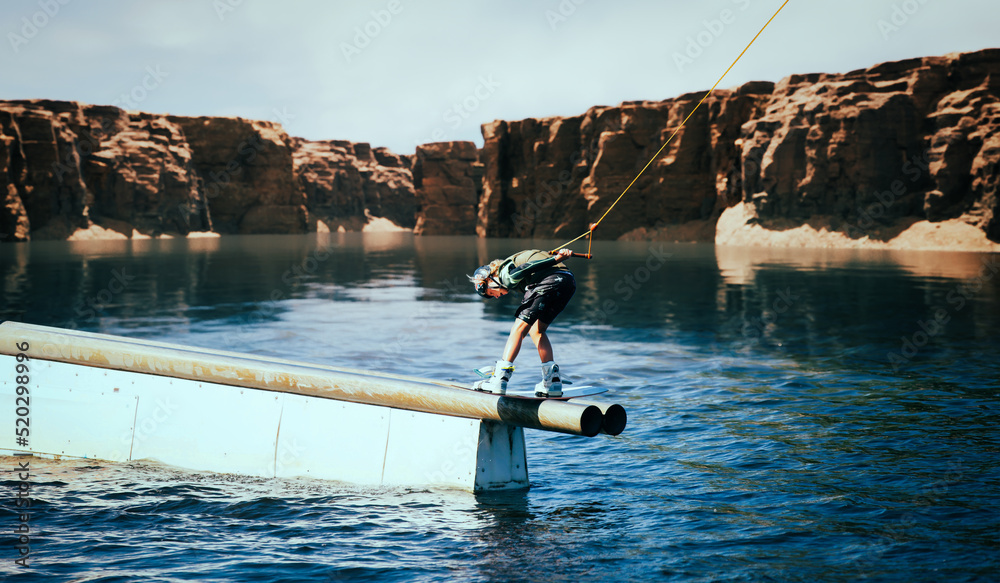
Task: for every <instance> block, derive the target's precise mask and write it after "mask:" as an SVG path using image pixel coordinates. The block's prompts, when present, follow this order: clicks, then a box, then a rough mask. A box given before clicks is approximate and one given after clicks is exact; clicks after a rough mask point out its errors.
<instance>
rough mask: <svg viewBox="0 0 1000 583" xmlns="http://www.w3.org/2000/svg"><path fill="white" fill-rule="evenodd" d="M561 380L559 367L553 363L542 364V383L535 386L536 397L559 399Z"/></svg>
mask: <svg viewBox="0 0 1000 583" xmlns="http://www.w3.org/2000/svg"><path fill="white" fill-rule="evenodd" d="M562 394H563V392H562V379H561V378H560V377H559V365H558V364H556V363H555V362H553V361H551V360H550V361H548V362H543V363H542V382H540V383H538V384H537V385H535V396H537V397H561V396H562Z"/></svg>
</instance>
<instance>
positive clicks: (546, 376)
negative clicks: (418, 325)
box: [469, 249, 576, 397]
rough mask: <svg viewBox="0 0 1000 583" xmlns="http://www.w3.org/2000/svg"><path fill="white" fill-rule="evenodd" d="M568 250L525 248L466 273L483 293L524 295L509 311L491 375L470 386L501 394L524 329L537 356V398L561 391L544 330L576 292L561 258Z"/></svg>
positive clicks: (556, 366) (553, 394)
mask: <svg viewBox="0 0 1000 583" xmlns="http://www.w3.org/2000/svg"><path fill="white" fill-rule="evenodd" d="M572 253H573V252H572V251H570V250H569V249H560V250H559V251H557V252H556V253H555V254H550V253H549V252H547V251H540V250H538V249H527V250H525V251H520V252H518V253H515V254H513V255H511V256H510V257H508V258H506V259H495V260H493V261H491V262H490V263H489V264H487V265H483V266H482V267H480V268H479V269H477V270H476V272H475V273H474V274H473V275H471V276H469V281H471V282H472V283H473V284H474V285H475V286H476V291H477V292H479V295H481V296H483V297H484V298H485V297H489V298H499V297H501V296H504V295H506V294H507V293H508V292H511V291H518V292H523V293H524V299H522V300H521V305H520V306H518V308H517V311H516V312H515V313H514V318H515V320H514V326H513V327H512V328H511V330H510V336H509V337H508V338H507V345H506V346H505V347H504V349H503V357H502V358H501V359H500V360H498V361H497V363H496V366H494V367H493V374H492V376H490V377H489V378H488V379H484V380H481V381H478V382H476V383H475V384H474V385H473V386H472V388H473V389H475V390H477V391H487V392H490V393H496V394H500V395H503V394H505V393H506V392H507V382H508V381H509V380H510V377H511V375H512V374H513V373H514V359H515V358H517V353H518V351H520V350H521V342H522V341H523V340H524V336H525V334H528V335H530V336H531V340H532V342H534V343H535V346H536V347H537V348H538V357H539V358H540V359H541V360H542V381H541V382H540V383H538V384H537V385H535V393H536V394H537V395H539V396H542V397H560V396H562V379H561V378H560V376H559V365H557V364H556V363H555V359H554V356H553V354H552V343H551V342H549V337H548V335H547V334H546V333H545V330H546V329H548V327H549V324H551V323H552V321H553V320H554V319H555V318H556V316H558V315H559V313H560V312H562V311H563V308H565V307H566V304H568V303H569V300H570V298H572V297H573V292H575V291H576V280H575V279H574V278H573V273H572V272H570V270H569V269H568V268H567V267H566V266H565V265H563V263H561V262H562V260H563V259H566V258H567V257H570V256H571V255H572Z"/></svg>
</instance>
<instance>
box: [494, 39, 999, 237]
mask: <svg viewBox="0 0 1000 583" xmlns="http://www.w3.org/2000/svg"><path fill="white" fill-rule="evenodd" d="M701 95H702V94H701V93H699V94H691V95H685V96H681V97H678V98H675V99H668V100H665V101H661V102H641V103H625V104H622V105H621V106H619V107H595V108H592V109H590V110H589V111H587V112H586V113H585V114H583V115H581V116H575V117H566V118H558V117H554V118H546V119H539V120H536V119H526V120H521V121H515V122H508V121H497V122H493V123H491V124H487V125H485V126H484V127H483V135H484V138H485V145H484V148H483V150H484V160H485V162H486V168H487V171H486V179H485V183H484V193H483V199H482V201H481V204H480V206H479V208H478V213H479V217H478V218H479V220H478V224H477V232H478V233H479V234H480V235H481V236H537V237H552V236H555V237H560V238H561V237H566V236H575V235H577V234H579V233H582V232H585V231H586V229H587V225H588V224H589V223H591V222H594V221H596V220H597V219H598V218H600V217H601V216H602V215H603V213H604V212H605V211H606V210H607V209H608V207H609V205H610V204H611V203H612V202H613V201H614V200H615V198H617V196H618V195H619V194H620V193H621V192H622V191H623V190H624V189H625V187H626V186H627V185H628V183H629V182H630V181H631V180H632V179H633V178H634V177H635V176H636V174H637V173H638V172H639V171H640V170H641V168H642V166H643V165H645V164H646V162H647V161H648V160H649V159H650V157H651V156H652V155H653V153H654V152H655V151H656V150H657V149H658V148H659V147H660V146H661V145H662V144H663V142H664V140H666V138H667V137H668V136H669V133H670V132H672V131H673V130H674V128H676V127H677V126H678V124H679V123H680V121H681V120H682V119H683V118H684V116H686V115H687V114H688V113H689V112H690V111H691V108H692V107H694V105H695V103H696V102H697V99H699V98H700V97H701ZM998 125H1000V50H998V49H990V50H984V51H979V52H976V53H969V54H962V55H948V56H944V57H928V58H924V59H912V60H909V61H902V62H896V63H885V64H882V65H879V66H876V67H872V68H870V69H864V70H860V71H853V72H851V73H847V74H843V75H825V74H816V75H792V76H791V77H788V78H786V79H784V80H783V81H781V82H780V83H778V84H777V85H772V84H769V83H749V84H747V85H744V86H742V87H740V88H738V89H736V90H732V91H716V92H715V93H713V95H712V96H710V97H709V98H708V99H707V100H706V101H705V103H704V104H703V105H702V107H701V108H700V109H699V110H698V112H696V113H695V115H694V116H693V117H692V118H691V119H690V121H688V123H687V124H686V125H685V126H684V127H683V128H681V130H680V132H679V133H678V135H677V137H676V138H674V140H673V142H671V144H670V145H669V146H668V147H667V149H666V150H665V151H664V152H663V153H662V154H661V156H660V157H658V158H657V159H656V161H655V162H654V163H653V164H652V165H651V167H650V168H649V169H648V170H647V171H646V172H645V173H644V174H643V176H642V177H641V178H640V179H639V180H638V181H637V182H636V184H635V185H634V186H633V187H632V188H631V189H630V191H629V192H628V194H627V195H626V196H625V198H624V199H623V200H622V202H621V203H620V204H619V205H618V206H617V207H615V209H614V211H613V212H612V213H611V214H609V215H608V217H607V219H605V220H604V221H603V222H602V223H601V225H600V227H599V229H598V230H597V231H595V236H596V237H598V238H604V239H614V238H618V237H622V236H624V237H626V238H663V239H680V240H702V241H713V240H718V238H719V233H717V229H716V222H717V221H718V219H719V217H720V215H721V213H722V212H723V211H725V210H727V209H728V208H730V207H734V206H737V205H739V206H741V207H743V208H742V209H741V210H742V212H743V213H744V215H745V216H744V217H743V221H744V222H743V223H740V224H736V227H737V228H740V227H741V226H742V225H743V224H750V225H759V226H762V227H765V229H764V230H758V231H755V233H754V236H755V237H757V238H758V239H759V238H760V237H763V236H764V231H765V230H766V228H772V229H788V228H790V227H791V226H794V225H797V224H803V223H807V222H811V223H815V224H816V225H817V226H818V227H817V228H820V229H824V230H830V231H835V232H838V233H840V234H841V235H843V237H844V238H845V240H846V241H847V242H850V240H852V239H853V240H858V239H873V240H877V239H884V238H887V237H889V236H892V235H894V234H898V233H899V231H901V230H902V229H903V228H905V227H907V226H910V225H912V224H913V223H914V222H915V221H920V220H928V221H932V222H935V221H944V220H946V219H956V220H959V221H961V222H964V223H966V224H968V225H971V226H973V227H975V228H976V229H978V230H979V231H980V232H982V233H985V234H986V236H988V237H989V238H990V239H992V240H993V241H1000V199H998V197H997V185H998V182H1000V167H998V163H1000V132H998V131H997V130H998ZM728 224H729V225H730V226H732V225H733V221H729V222H728ZM740 242H741V243H744V244H746V243H753V242H755V241H754V240H753V237H751V238H749V239H748V238H743V239H742V240H741V241H740Z"/></svg>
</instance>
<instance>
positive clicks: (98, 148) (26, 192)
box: [0, 101, 211, 241]
mask: <svg viewBox="0 0 1000 583" xmlns="http://www.w3.org/2000/svg"><path fill="white" fill-rule="evenodd" d="M0 169H2V170H3V172H2V173H0V187H2V188H3V191H4V192H5V195H6V198H5V204H4V206H3V209H2V210H0V240H8V241H10V240H25V239H27V238H29V237H34V238H39V239H65V238H67V237H69V236H70V235H71V234H72V233H73V232H74V231H75V230H76V229H80V228H87V227H88V226H90V225H91V224H92V223H94V222H96V223H99V224H100V223H103V224H104V225H105V226H106V227H107V228H109V229H111V230H115V231H123V234H125V235H126V236H131V235H132V232H133V229H136V230H138V232H141V233H147V234H152V235H156V234H160V233H164V232H175V233H187V232H189V231H193V230H208V229H210V228H211V224H210V223H209V220H208V216H207V213H206V210H205V204H204V202H205V201H204V197H203V195H202V193H201V190H200V189H199V187H198V181H199V178H198V175H197V173H196V172H194V167H193V166H192V151H191V148H190V147H189V145H188V143H187V141H186V140H185V138H184V135H183V132H182V130H181V129H180V127H179V126H177V125H176V124H175V123H172V122H171V121H169V120H167V119H164V118H162V117H160V116H154V115H149V114H144V113H138V114H128V113H126V112H124V111H122V110H120V109H118V108H116V107H101V106H85V105H80V104H77V103H70V102H59V101H22V102H3V104H2V105H0Z"/></svg>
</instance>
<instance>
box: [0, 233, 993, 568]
mask: <svg viewBox="0 0 1000 583" xmlns="http://www.w3.org/2000/svg"><path fill="white" fill-rule="evenodd" d="M558 243H559V242H558V241H525V240H521V241H516V240H479V239H475V238H464V237H441V238H436V237H425V238H414V237H412V236H411V235H408V234H398V233H389V234H376V233H370V234H364V235H361V234H332V235H324V236H316V235H312V236H257V237H242V236H233V237H224V238H221V239H196V240H182V239H178V240H158V241H131V242H129V241H118V242H79V243H67V242H51V243H49V242H36V243H30V244H18V245H14V244H8V245H0V286H2V287H3V303H2V304H0V319H4V320H18V321H24V322H30V323H35V324H43V325H50V326H60V327H67V328H78V329H82V330H89V331H97V332H103V333H109V334H119V335H125V336H132V337H142V338H149V339H155V340H160V341H164V342H175V343H180V344H186V345H193V346H205V347H212V348H220V349H224V350H234V351H239V352H248V353H254V354H260V355H269V356H276V357H282V358H288V359H295V360H304V361H310V362H317V363H325V364H332V365H342V366H349V367H357V368H366V369H374V370H382V371H386V372H393V373H401V374H410V375H417V376H425V377H431V378H438V379H449V380H456V381H461V382H468V381H471V380H474V378H475V377H474V375H473V374H472V372H471V371H472V369H473V368H475V367H477V366H482V365H484V364H489V363H491V362H492V361H493V360H494V359H496V358H497V356H498V355H499V353H500V350H501V348H502V346H503V343H504V340H505V338H506V335H507V332H508V330H509V327H510V324H511V314H512V312H513V309H514V307H515V306H516V305H517V301H516V298H504V299H503V300H499V301H492V302H487V301H484V300H482V299H481V298H479V297H478V296H477V295H476V294H475V293H474V292H473V290H472V289H471V286H470V285H469V284H468V283H467V280H466V278H465V276H466V274H468V273H472V271H473V270H474V269H475V268H476V267H477V266H478V265H480V264H482V263H485V262H486V261H488V260H489V259H491V258H494V257H500V256H506V255H508V254H509V253H512V252H514V251H517V250H520V249H523V248H528V247H541V248H548V247H551V246H554V245H556V244H558ZM594 252H595V258H594V259H593V260H590V261H586V260H582V259H572V260H569V261H570V263H569V265H570V267H571V268H572V269H573V271H574V273H575V274H576V277H577V284H578V289H577V293H576V296H575V297H574V299H573V301H572V302H571V304H570V306H569V308H567V310H566V312H564V313H563V314H562V315H561V316H560V318H559V319H558V320H557V321H556V323H555V324H554V325H553V327H552V328H551V331H550V336H551V338H552V341H553V344H554V346H555V351H556V357H557V361H558V362H559V363H560V365H561V367H562V369H563V373H564V376H565V377H567V378H570V379H577V380H578V381H586V382H588V383H593V384H601V385H604V386H607V387H609V388H610V391H609V392H608V393H607V394H606V395H604V396H603V397H602V398H604V399H606V400H612V401H616V402H619V403H621V404H622V405H624V406H625V408H626V409H627V410H628V414H629V425H628V427H627V428H626V430H625V432H624V433H623V434H622V435H620V436H617V437H609V436H604V435H602V436H598V437H595V438H592V439H588V438H583V437H574V436H567V435H559V434H551V433H546V432H541V431H534V430H529V431H527V432H526V442H527V448H528V463H529V472H530V478H531V489H530V490H528V491H524V492H513V493H492V494H483V495H478V496H476V495H472V494H469V493H465V492H460V491H450V490H434V489H421V488H361V487H357V486H352V485H350V484H342V483H335V482H324V481H315V480H292V479H262V478H251V477H246V476H234V475H221V474H213V473H207V472H191V471H187V470H183V469H178V468H173V467H168V466H163V465H159V464H155V463H149V462H135V463H129V464H117V463H111V462H98V461H93V460H83V461H74V460H59V461H54V460H43V459H37V458H32V460H31V468H32V477H31V488H32V490H31V496H32V499H33V502H34V505H33V507H32V512H33V513H32V515H31V527H32V529H33V531H32V543H31V556H30V561H29V564H30V567H29V568H27V569H25V568H23V567H21V566H19V565H17V564H15V562H14V561H15V559H17V558H18V551H17V549H16V548H15V544H16V533H15V532H14V529H15V527H16V525H17V516H16V513H15V510H14V500H15V496H16V492H17V488H18V487H19V483H20V481H19V480H18V479H17V476H16V467H17V463H18V462H17V460H15V459H14V458H9V457H5V458H0V469H2V474H0V475H2V478H3V484H0V507H2V514H0V517H2V518H0V579H3V580H9V581H43V580H44V581H102V582H110V581H132V580H144V581H223V580H238V581H452V580H457V581H579V580H582V579H589V580H597V581H647V580H655V581H691V582H701V581H706V582H707V581H856V580H867V581H998V580H1000V429H998V426H1000V380H998V379H1000V374H998V372H1000V367H998V362H1000V273H998V271H1000V257H998V256H997V255H995V254H993V255H990V254H970V253H916V252H907V253H904V252H888V251H830V250H801V249H797V250H784V251H782V250H767V249H739V248H716V247H714V246H712V245H675V244H661V243H621V242H616V243H599V244H595V246H594ZM538 375H539V371H538V367H537V355H536V354H534V350H533V348H532V347H531V346H530V344H527V345H526V346H525V347H524V348H523V349H522V352H521V355H520V356H519V358H518V361H517V370H516V372H515V375H514V378H513V384H514V386H518V384H519V383H523V384H524V386H527V385H533V384H534V383H535V382H537V380H538V378H537V377H538ZM219 414H220V415H224V414H225V412H221V411H220V412H219Z"/></svg>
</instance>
